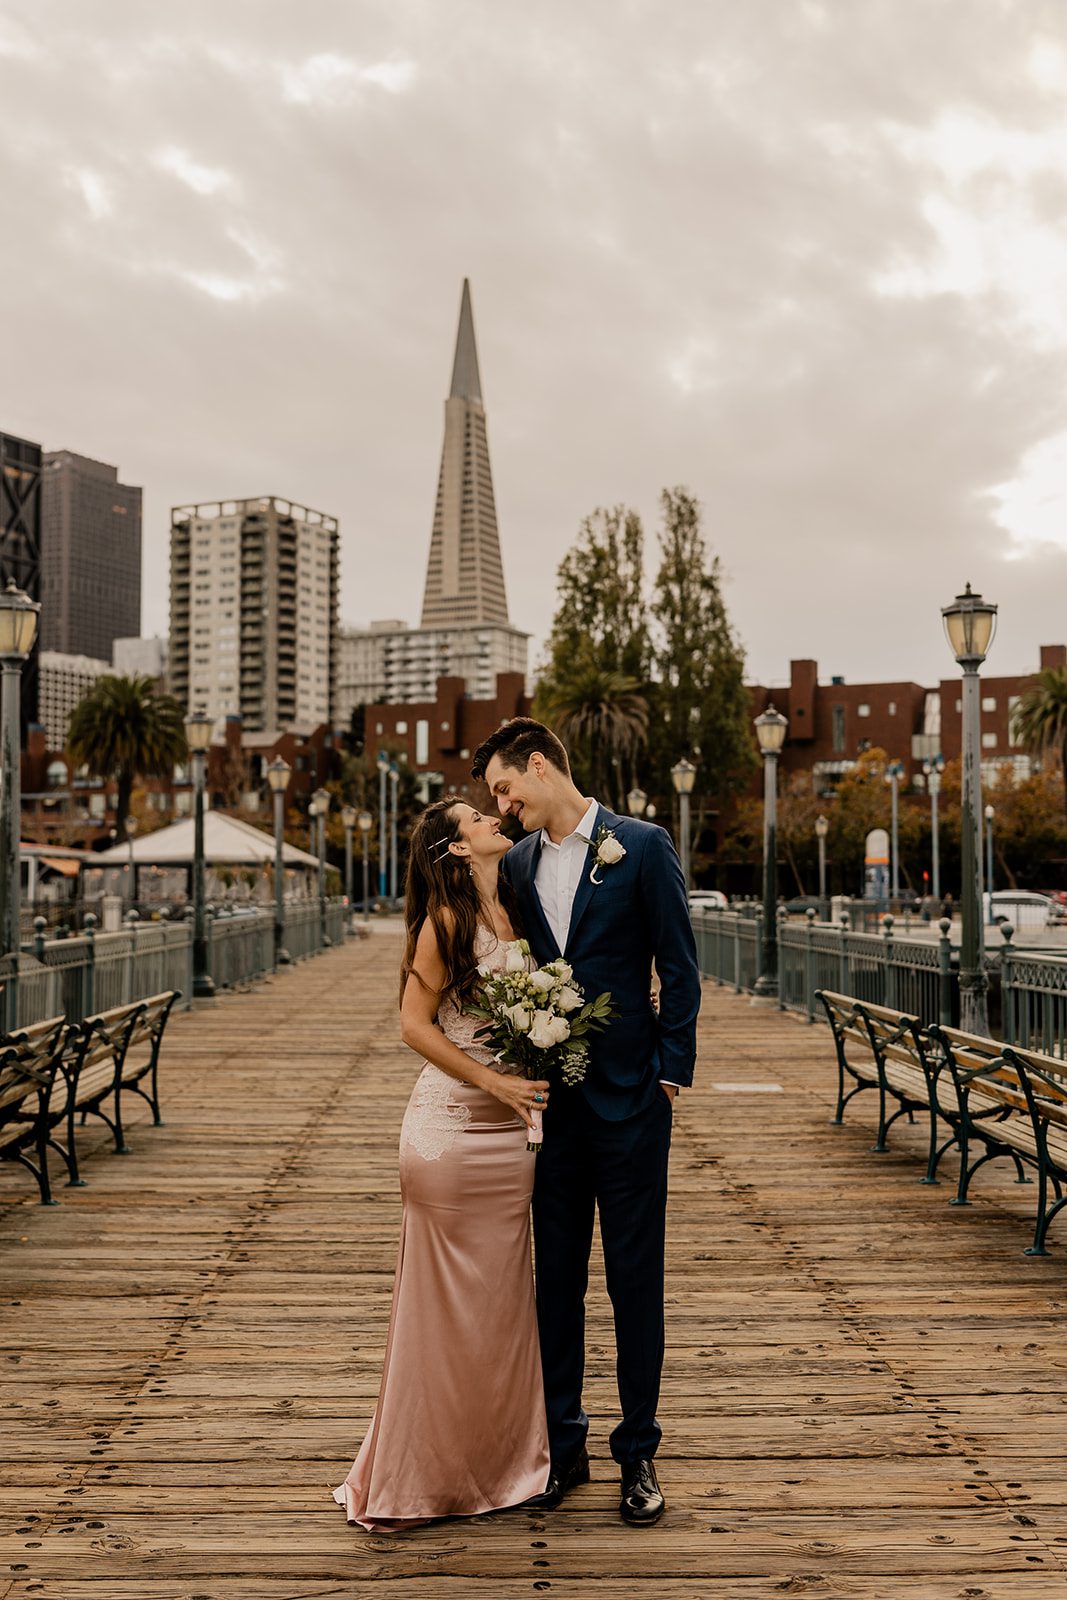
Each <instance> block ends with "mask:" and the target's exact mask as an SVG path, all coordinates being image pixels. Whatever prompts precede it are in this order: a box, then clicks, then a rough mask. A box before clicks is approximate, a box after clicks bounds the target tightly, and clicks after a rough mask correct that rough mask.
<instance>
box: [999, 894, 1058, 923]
mask: <svg viewBox="0 0 1067 1600" xmlns="http://www.w3.org/2000/svg"><path fill="white" fill-rule="evenodd" d="M987 898H988V897H987ZM992 901H993V905H992V921H993V922H1010V923H1011V924H1012V925H1013V926H1014V927H1016V928H1018V929H1020V930H1022V929H1025V928H1047V927H1048V926H1049V924H1050V923H1053V922H1058V921H1059V920H1060V917H1061V908H1060V906H1059V905H1058V904H1057V902H1056V901H1055V900H1053V899H1052V897H1051V895H1047V894H1038V892H1037V890H1036V889H997V890H995V891H994V893H993V896H992Z"/></svg>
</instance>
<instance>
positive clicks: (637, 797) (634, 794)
mask: <svg viewBox="0 0 1067 1600" xmlns="http://www.w3.org/2000/svg"><path fill="white" fill-rule="evenodd" d="M647 803H648V795H647V794H646V793H645V791H644V790H643V789H637V788H634V789H631V790H630V792H629V794H628V795H627V796H626V805H627V809H628V810H629V813H630V815H631V817H643V816H644V814H645V806H646V805H647Z"/></svg>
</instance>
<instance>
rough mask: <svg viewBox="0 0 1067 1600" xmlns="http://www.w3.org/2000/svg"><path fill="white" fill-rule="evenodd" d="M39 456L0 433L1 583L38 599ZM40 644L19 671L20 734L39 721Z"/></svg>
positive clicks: (38, 450) (27, 445)
mask: <svg viewBox="0 0 1067 1600" xmlns="http://www.w3.org/2000/svg"><path fill="white" fill-rule="evenodd" d="M41 459H42V451H41V447H40V445H39V444H32V443H31V442H30V440H29V439H17V438H16V437H15V436H14V434H10V433H0V585H3V586H6V585H7V582H8V580H9V579H14V581H15V582H16V583H17V584H18V586H19V588H20V589H22V590H23V591H24V592H25V593H26V594H28V595H29V597H30V599H31V600H40V598H41ZM39 640H40V635H38V645H37V647H36V648H35V649H34V651H33V654H32V655H31V657H30V659H29V661H27V663H26V665H25V666H24V667H23V669H22V732H23V737H25V733H26V729H27V728H28V727H29V725H30V723H31V722H35V721H36V720H37V658H38V655H39V653H40V642H39Z"/></svg>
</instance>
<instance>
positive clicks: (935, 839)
mask: <svg viewBox="0 0 1067 1600" xmlns="http://www.w3.org/2000/svg"><path fill="white" fill-rule="evenodd" d="M944 770H945V762H944V758H943V757H942V756H935V757H934V759H933V760H932V761H924V762H923V771H924V772H925V774H926V787H927V788H928V789H929V791H930V891H931V893H932V894H933V897H934V899H935V900H938V901H940V899H941V839H940V835H939V832H938V816H937V797H938V795H939V794H940V793H941V774H942V772H943V771H944Z"/></svg>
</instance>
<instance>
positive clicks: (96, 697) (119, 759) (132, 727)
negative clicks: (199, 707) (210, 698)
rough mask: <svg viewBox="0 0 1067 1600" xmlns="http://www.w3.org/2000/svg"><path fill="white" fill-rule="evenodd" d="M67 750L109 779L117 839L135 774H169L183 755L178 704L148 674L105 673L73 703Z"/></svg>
mask: <svg viewBox="0 0 1067 1600" xmlns="http://www.w3.org/2000/svg"><path fill="white" fill-rule="evenodd" d="M67 752H68V754H69V756H70V758H71V761H72V762H73V763H74V765H75V766H76V767H81V766H84V767H87V768H88V769H89V772H90V773H91V774H92V776H93V777H95V778H104V779H114V781H115V784H116V786H117V789H118V794H117V798H116V815H115V829H116V836H117V837H118V839H119V840H122V839H124V838H125V837H126V818H127V816H128V815H129V811H130V796H131V795H132V793H133V786H134V783H135V781H136V779H137V778H169V777H171V775H172V774H173V771H174V768H175V766H177V765H178V763H179V762H182V761H184V760H185V759H186V756H187V753H188V751H187V746H186V741H185V724H184V720H183V714H182V708H181V706H180V705H179V704H178V702H177V700H175V699H174V697H173V695H169V694H162V693H161V692H160V690H159V688H158V686H157V683H156V680H155V679H154V678H150V677H144V676H140V675H135V676H133V677H129V678H124V677H119V676H118V675H115V674H111V673H107V674H105V675H104V676H103V677H102V678H98V679H97V680H96V682H95V683H94V685H93V687H92V688H91V689H90V691H89V693H88V694H87V695H86V696H85V697H84V699H82V700H80V701H79V702H78V704H77V705H76V706H75V707H74V710H73V712H72V713H71V718H70V727H69V730H68V733H67Z"/></svg>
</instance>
